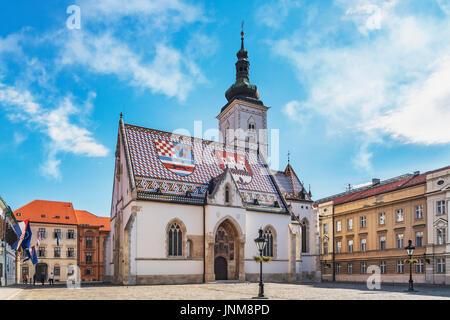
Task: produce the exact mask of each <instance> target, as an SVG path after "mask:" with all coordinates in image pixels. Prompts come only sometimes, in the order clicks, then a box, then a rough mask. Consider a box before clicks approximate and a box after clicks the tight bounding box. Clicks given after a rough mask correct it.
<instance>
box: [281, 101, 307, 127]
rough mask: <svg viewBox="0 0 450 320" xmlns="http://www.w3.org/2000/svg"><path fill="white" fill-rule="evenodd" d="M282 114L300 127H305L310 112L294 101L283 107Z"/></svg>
mask: <svg viewBox="0 0 450 320" xmlns="http://www.w3.org/2000/svg"><path fill="white" fill-rule="evenodd" d="M283 113H284V114H285V115H287V116H288V118H289V119H292V120H295V121H297V122H299V123H300V124H302V125H305V124H306V123H307V122H308V121H309V119H310V118H311V117H310V110H308V109H307V108H304V107H303V106H302V105H301V104H300V102H298V101H296V100H292V101H289V102H288V103H286V105H285V106H284V107H283Z"/></svg>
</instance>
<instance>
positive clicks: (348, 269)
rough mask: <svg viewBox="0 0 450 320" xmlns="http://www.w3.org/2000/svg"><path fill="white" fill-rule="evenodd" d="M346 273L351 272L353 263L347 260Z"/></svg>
mask: <svg viewBox="0 0 450 320" xmlns="http://www.w3.org/2000/svg"><path fill="white" fill-rule="evenodd" d="M347 273H348V274H352V273H353V263H351V262H349V263H348V264H347Z"/></svg>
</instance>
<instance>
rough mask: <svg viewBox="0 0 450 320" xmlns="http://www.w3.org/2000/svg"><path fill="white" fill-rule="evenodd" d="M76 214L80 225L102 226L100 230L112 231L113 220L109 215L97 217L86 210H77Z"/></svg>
mask: <svg viewBox="0 0 450 320" xmlns="http://www.w3.org/2000/svg"><path fill="white" fill-rule="evenodd" d="M75 215H76V216H77V221H78V225H84V226H90V227H92V226H93V227H100V231H111V222H110V219H109V218H108V217H97V216H96V215H94V214H92V213H90V212H88V211H85V210H75Z"/></svg>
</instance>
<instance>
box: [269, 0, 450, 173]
mask: <svg viewBox="0 0 450 320" xmlns="http://www.w3.org/2000/svg"><path fill="white" fill-rule="evenodd" d="M364 2H365V3H366V4H367V2H366V1H364ZM338 3H339V4H341V5H343V3H344V2H343V1H339V2H338ZM345 3H346V4H347V6H345V7H344V10H343V12H344V17H346V18H348V16H349V15H352V14H356V13H355V12H359V13H365V16H364V19H361V21H358V22H361V23H360V24H359V23H356V28H357V30H358V31H357V33H362V36H361V35H359V36H358V34H357V33H356V34H349V33H348V29H346V36H348V38H346V40H347V39H351V40H350V41H338V42H334V41H330V39H329V38H327V37H324V38H321V37H318V39H321V41H319V42H317V43H314V44H313V45H308V46H305V45H304V43H303V41H300V40H298V39H297V38H295V37H292V36H291V37H288V38H285V39H281V40H278V41H274V42H271V49H272V51H273V52H274V53H275V54H276V55H278V56H281V57H283V58H285V59H287V60H288V61H289V62H290V63H291V64H292V65H293V66H294V67H295V72H296V75H297V77H298V79H299V81H300V82H301V83H302V85H303V86H304V87H305V90H306V92H307V96H306V97H305V99H304V100H300V101H298V102H296V103H295V105H291V106H289V107H288V106H286V107H285V110H284V111H285V114H287V115H288V117H289V118H290V119H293V120H296V121H298V122H302V121H303V119H301V118H299V117H297V116H296V114H297V113H298V112H297V113H295V112H294V111H295V110H299V106H300V105H301V106H302V110H307V112H310V113H313V114H318V115H319V116H321V117H322V119H324V121H325V122H326V123H327V124H332V125H326V126H325V127H326V128H327V130H330V131H334V132H333V134H336V133H337V134H339V133H345V134H349V133H350V134H352V135H357V136H358V139H357V140H356V141H357V143H358V144H359V148H358V151H357V153H356V155H355V156H354V157H353V162H354V164H355V166H357V167H359V168H364V169H365V170H367V171H370V170H371V163H370V162H371V158H372V157H373V155H374V154H373V151H371V150H370V146H371V145H372V144H378V143H381V142H382V141H383V139H386V138H387V137H390V138H392V139H394V140H395V141H398V142H400V143H415V144H422V145H431V144H438V143H450V130H448V125H449V123H450V86H449V85H448V83H450V62H449V61H450V60H449V58H448V57H450V45H449V44H448V43H447V42H445V41H442V39H448V38H449V37H450V25H448V19H444V18H439V17H430V16H421V15H414V14H411V13H408V14H404V15H403V14H401V13H398V12H395V10H393V5H394V4H395V2H393V1H370V2H369V4H371V5H378V7H377V9H375V8H373V7H370V6H368V7H358V6H357V5H356V6H355V4H358V3H362V2H361V1H350V2H348V1H346V2H345ZM348 3H350V6H348ZM355 8H356V9H355ZM350 9H351V10H350ZM377 10H378V11H377ZM379 10H381V11H379ZM376 12H379V14H380V15H381V16H374V14H375V13H376ZM380 12H381V13H380ZM380 17H382V18H380ZM369 18H370V19H372V20H371V21H372V22H371V23H369V24H368V22H367V21H368V19H369ZM379 18H380V19H379ZM361 27H362V28H363V29H361ZM375 30H376V31H377V32H375V33H373V34H370V36H369V33H371V32H372V31H375ZM315 32H316V33H320V30H315ZM304 33H305V32H303V33H302V34H304ZM327 36H329V34H327ZM333 36H334V35H333Z"/></svg>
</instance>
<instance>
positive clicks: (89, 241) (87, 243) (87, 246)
mask: <svg viewBox="0 0 450 320" xmlns="http://www.w3.org/2000/svg"><path fill="white" fill-rule="evenodd" d="M92 243H93V242H92V237H86V248H92Z"/></svg>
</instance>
